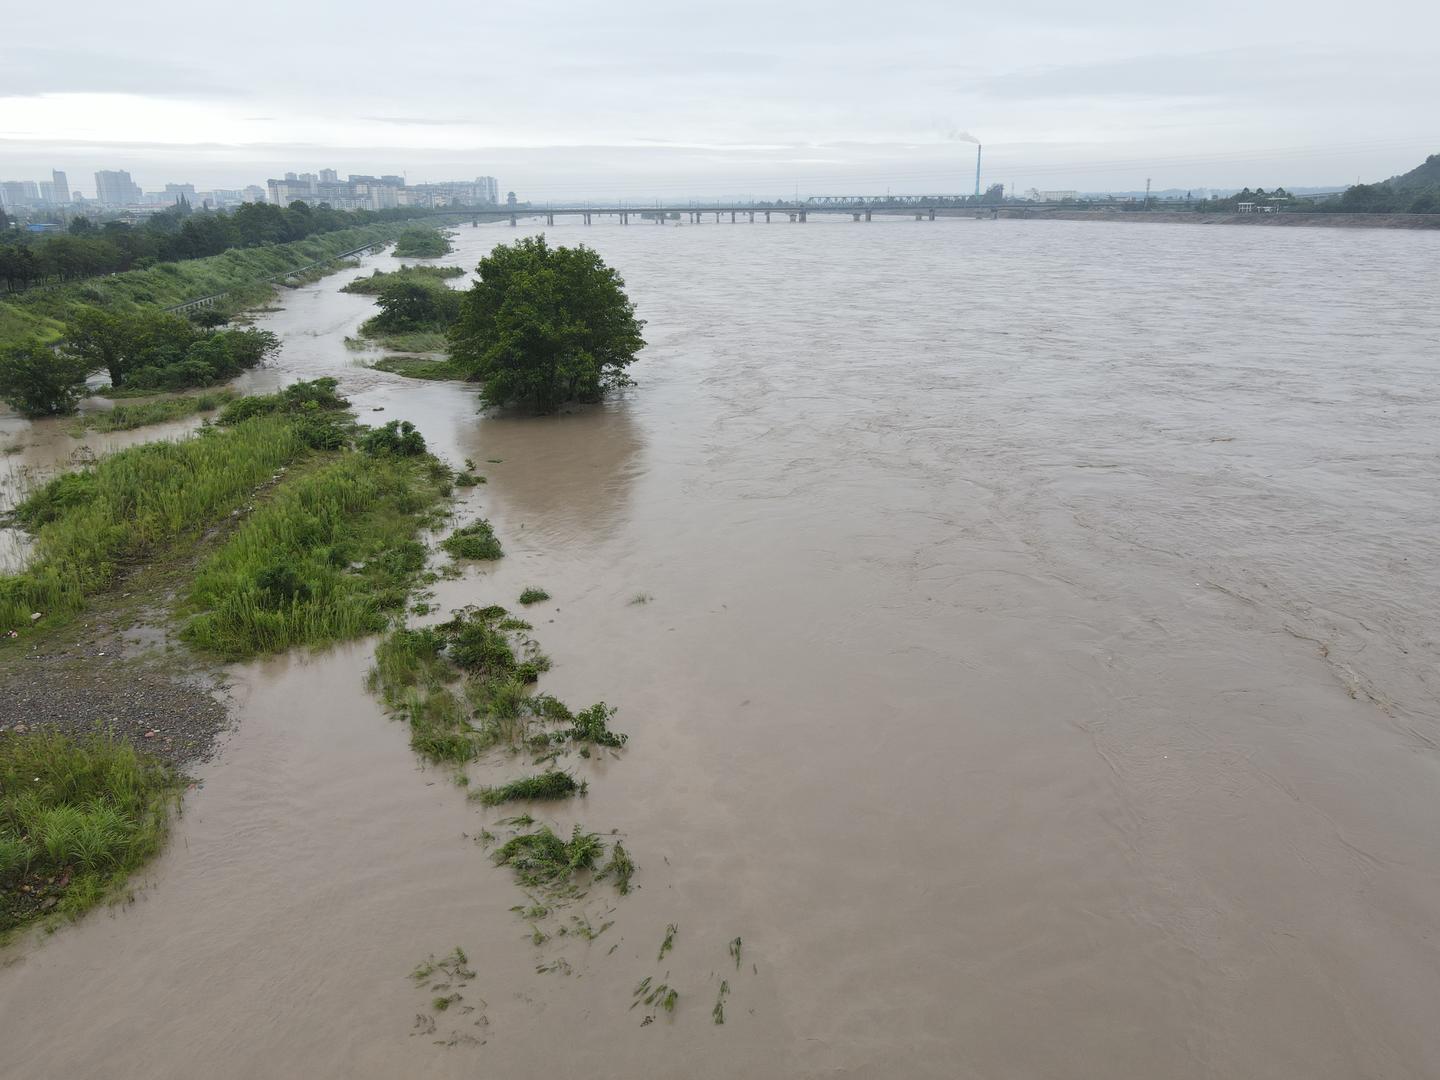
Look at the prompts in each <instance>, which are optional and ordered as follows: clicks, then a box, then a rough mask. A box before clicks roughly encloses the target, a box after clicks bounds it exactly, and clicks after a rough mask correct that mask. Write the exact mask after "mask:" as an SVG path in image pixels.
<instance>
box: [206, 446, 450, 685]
mask: <svg viewBox="0 0 1440 1080" xmlns="http://www.w3.org/2000/svg"><path fill="white" fill-rule="evenodd" d="M433 463H434V461H433V459H428V458H423V457H399V456H394V455H388V454H386V455H374V454H363V453H356V452H346V453H344V454H343V455H342V456H341V457H340V458H339V459H338V460H333V461H325V462H321V463H319V464H318V465H316V466H315V467H314V468H313V469H310V470H309V471H307V472H305V473H303V474H301V475H299V476H296V477H292V478H290V479H289V480H287V482H286V483H285V484H283V485H282V486H281V487H280V488H279V490H278V491H277V492H276V494H275V496H274V497H273V498H271V499H270V500H268V501H267V502H266V503H264V504H263V505H262V506H261V507H260V508H259V509H257V510H256V511H255V512H254V513H253V514H251V515H250V517H249V518H248V520H247V521H246V522H245V523H244V524H243V525H242V526H241V527H240V528H239V529H238V530H237V531H236V532H235V534H234V535H233V536H231V537H230V538H229V539H228V540H227V541H226V542H225V544H224V545H223V546H222V547H221V548H220V549H219V550H218V551H216V552H215V553H214V554H213V555H211V556H210V557H209V558H207V559H206V560H205V561H204V562H203V563H201V565H200V569H199V572H198V574H197V575H196V578H195V582H194V585H193V586H192V587H191V589H190V593H189V597H188V602H187V607H188V609H189V610H192V611H197V612H199V613H198V614H196V615H195V616H194V617H193V618H192V619H191V620H190V621H189V622H188V623H187V624H186V626H185V628H184V630H183V631H182V637H183V638H184V639H185V640H186V641H188V642H190V643H191V644H192V645H195V646H196V647H198V648H200V649H203V650H205V651H207V652H211V653H214V654H216V655H219V656H222V657H225V658H227V659H240V658H244V657H249V656H255V655H259V654H265V653H273V652H279V651H281V650H284V649H288V648H293V647H295V646H297V645H308V646H317V645H323V644H327V643H329V642H333V641H344V640H348V639H351V638H356V637H361V636H364V635H365V634H372V633H378V632H379V631H381V630H383V629H384V628H385V626H386V624H387V623H388V622H389V620H390V618H391V617H392V616H393V615H394V614H395V613H396V612H399V611H402V610H404V607H405V603H406V598H407V596H408V594H409V592H410V590H411V589H412V588H413V587H414V584H415V582H416V579H417V578H418V577H419V574H420V572H421V570H423V569H424V566H425V557H426V552H425V546H424V545H423V544H421V543H420V542H419V541H417V540H416V539H415V535H416V533H417V532H418V531H419V528H420V526H421V524H422V522H423V520H424V518H425V516H426V515H427V514H428V513H429V511H430V510H431V509H432V508H433V507H434V506H435V505H436V503H438V502H439V501H440V499H441V497H442V480H441V479H440V478H439V477H437V475H436V472H435V470H433V469H432V468H431V467H430V466H431V465H432V464H433Z"/></svg>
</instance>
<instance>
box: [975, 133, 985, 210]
mask: <svg viewBox="0 0 1440 1080" xmlns="http://www.w3.org/2000/svg"><path fill="white" fill-rule="evenodd" d="M982 149H984V148H983V147H982V146H981V145H980V144H979V143H978V142H977V143H976V144H975V198H977V199H978V198H979V197H980V151H981V150H982Z"/></svg>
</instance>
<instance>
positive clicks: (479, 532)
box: [440, 518, 505, 559]
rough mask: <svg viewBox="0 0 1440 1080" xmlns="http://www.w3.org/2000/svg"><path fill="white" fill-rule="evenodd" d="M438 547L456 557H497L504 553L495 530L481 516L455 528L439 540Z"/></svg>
mask: <svg viewBox="0 0 1440 1080" xmlns="http://www.w3.org/2000/svg"><path fill="white" fill-rule="evenodd" d="M440 547H441V548H443V549H444V550H445V551H446V552H447V553H449V554H450V555H453V556H454V557H455V558H457V559H498V558H500V556H502V555H504V554H505V552H504V551H503V550H501V547H500V541H499V540H497V539H496V538H495V530H494V529H493V528H491V526H490V523H489V522H488V521H486V520H485V519H483V518H481V519H480V520H478V521H472V522H471V523H470V524H469V525H465V526H462V527H461V528H458V529H456V530H455V531H454V532H452V533H451V534H450V535H449V536H447V537H446V538H445V539H444V540H442V541H440Z"/></svg>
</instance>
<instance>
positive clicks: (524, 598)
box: [520, 585, 550, 604]
mask: <svg viewBox="0 0 1440 1080" xmlns="http://www.w3.org/2000/svg"><path fill="white" fill-rule="evenodd" d="M549 599H550V594H549V593H548V592H546V591H545V590H544V589H537V588H536V587H535V586H534V585H530V586H528V587H527V588H526V589H525V591H524V592H522V593H521V594H520V603H522V604H538V603H541V602H542V601H545V600H549Z"/></svg>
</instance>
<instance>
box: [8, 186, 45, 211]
mask: <svg viewBox="0 0 1440 1080" xmlns="http://www.w3.org/2000/svg"><path fill="white" fill-rule="evenodd" d="M26 184H30V187H35V184H33V183H30V181H29V180H6V181H4V183H0V206H4V209H7V210H14V209H17V207H20V206H29V204H30V202H32V199H30V193H29V189H27V187H26ZM36 197H39V192H36Z"/></svg>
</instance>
